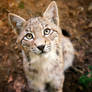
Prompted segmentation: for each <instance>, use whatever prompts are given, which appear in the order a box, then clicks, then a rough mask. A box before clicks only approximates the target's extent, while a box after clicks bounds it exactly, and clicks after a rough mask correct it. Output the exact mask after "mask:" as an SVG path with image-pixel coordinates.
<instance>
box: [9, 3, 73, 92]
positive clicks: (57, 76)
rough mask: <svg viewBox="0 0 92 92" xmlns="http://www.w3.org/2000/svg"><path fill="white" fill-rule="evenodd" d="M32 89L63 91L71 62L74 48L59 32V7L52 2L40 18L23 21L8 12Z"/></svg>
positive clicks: (35, 91) (36, 91)
mask: <svg viewBox="0 0 92 92" xmlns="http://www.w3.org/2000/svg"><path fill="white" fill-rule="evenodd" d="M8 17H9V22H10V24H11V26H12V27H13V28H14V29H15V31H16V34H17V35H18V37H17V42H18V43H19V44H20V45H21V47H22V54H23V66H24V71H25V75H26V78H27V80H28V85H29V87H30V89H31V92H62V87H63V82H64V71H65V70H66V69H67V68H68V67H70V66H71V65H72V61H73V58H74V48H73V46H72V43H71V42H70V40H69V39H68V38H66V37H64V36H63V35H62V32H61V29H60V27H59V16H58V9H57V5H56V3H55V1H52V2H51V4H50V5H49V6H48V8H47V9H46V11H45V12H44V13H43V16H42V17H35V18H30V19H29V20H27V21H26V20H25V19H23V18H21V17H20V16H18V15H15V14H12V13H9V16H8Z"/></svg>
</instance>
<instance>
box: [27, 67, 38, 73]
mask: <svg viewBox="0 0 92 92" xmlns="http://www.w3.org/2000/svg"><path fill="white" fill-rule="evenodd" d="M29 71H30V72H33V73H38V71H37V70H36V69H32V68H29Z"/></svg>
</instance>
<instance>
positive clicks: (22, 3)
mask: <svg viewBox="0 0 92 92" xmlns="http://www.w3.org/2000/svg"><path fill="white" fill-rule="evenodd" d="M19 8H21V9H24V2H22V1H21V2H20V3H19Z"/></svg>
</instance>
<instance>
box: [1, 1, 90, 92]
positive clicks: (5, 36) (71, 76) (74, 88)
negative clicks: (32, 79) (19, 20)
mask: <svg viewBox="0 0 92 92" xmlns="http://www.w3.org/2000/svg"><path fill="white" fill-rule="evenodd" d="M51 1H52V0H0V92H15V91H16V92H20V89H22V92H27V91H28V89H29V88H28V85H27V82H26V78H25V74H24V71H23V65H22V55H21V49H20V48H19V47H18V46H17V44H16V38H17V37H16V35H15V34H14V32H13V30H12V29H11V27H10V25H9V22H8V13H9V12H12V13H15V14H18V15H20V16H22V17H23V18H25V19H28V18H30V17H32V16H39V15H42V13H43V12H44V10H45V9H46V8H47V6H48V4H49V3H50V2H51ZM55 1H56V2H57V5H58V9H59V17H60V26H61V28H62V29H63V34H64V35H65V36H69V38H70V39H71V41H72V43H73V45H74V48H75V50H76V52H75V59H74V64H73V67H71V68H69V69H68V70H67V71H66V72H65V82H64V88H63V89H64V92H92V0H55ZM67 33H68V34H69V35H67Z"/></svg>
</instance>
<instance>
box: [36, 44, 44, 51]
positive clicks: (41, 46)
mask: <svg viewBox="0 0 92 92" xmlns="http://www.w3.org/2000/svg"><path fill="white" fill-rule="evenodd" d="M44 47H45V45H40V46H37V48H38V49H39V50H41V51H43V50H44Z"/></svg>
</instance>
